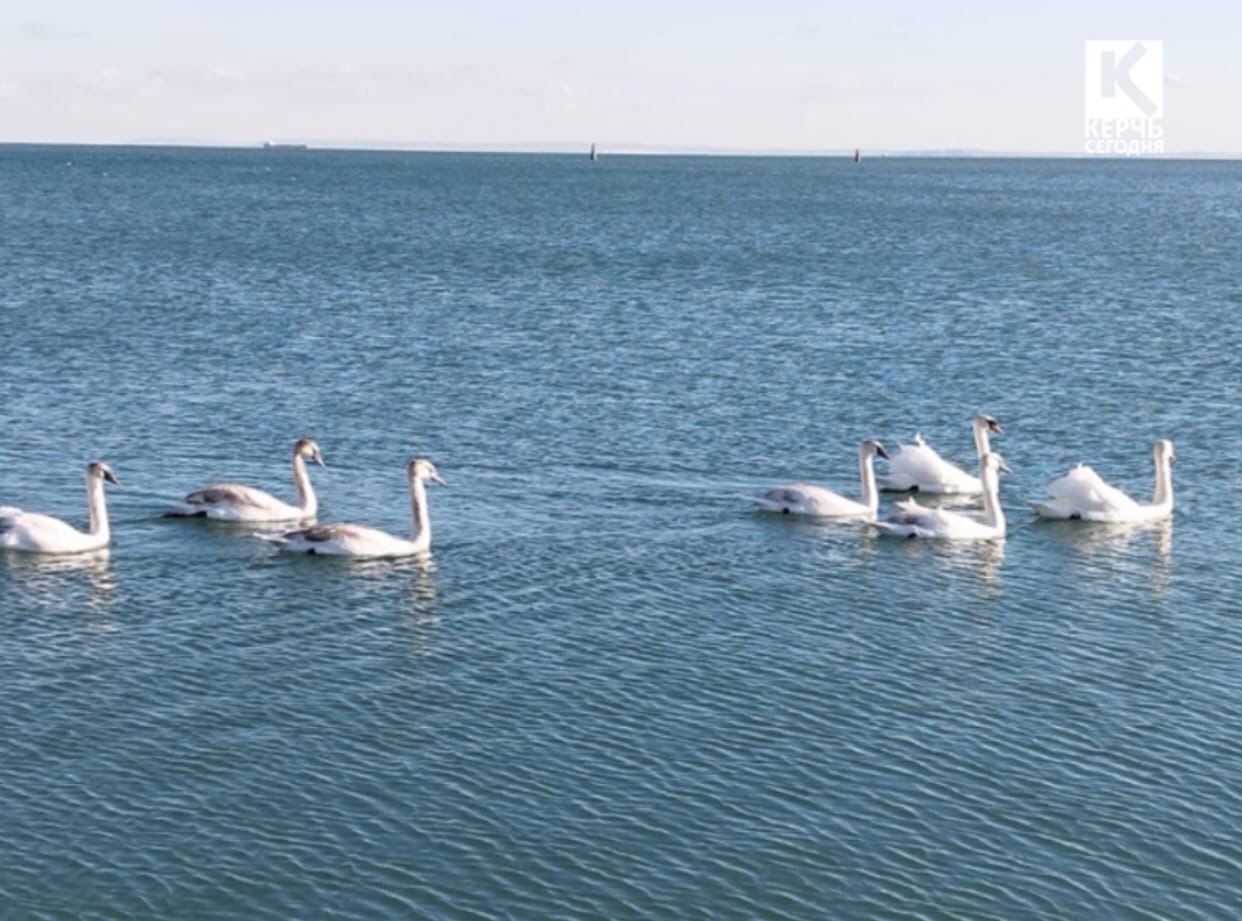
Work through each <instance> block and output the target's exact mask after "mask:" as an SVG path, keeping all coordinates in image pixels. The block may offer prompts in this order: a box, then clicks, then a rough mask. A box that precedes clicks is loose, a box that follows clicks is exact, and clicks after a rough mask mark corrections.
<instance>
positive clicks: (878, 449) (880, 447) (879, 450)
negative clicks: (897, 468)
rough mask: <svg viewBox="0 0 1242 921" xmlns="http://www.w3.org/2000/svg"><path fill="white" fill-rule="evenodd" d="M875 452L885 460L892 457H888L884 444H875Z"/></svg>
mask: <svg viewBox="0 0 1242 921" xmlns="http://www.w3.org/2000/svg"><path fill="white" fill-rule="evenodd" d="M875 453H876V454H877V455H879V456H880V457H882V458H884V459H885V460H891V459H892V458H890V457H889V456H888V452H887V451H885V450H884V445H882V444H876V446H875Z"/></svg>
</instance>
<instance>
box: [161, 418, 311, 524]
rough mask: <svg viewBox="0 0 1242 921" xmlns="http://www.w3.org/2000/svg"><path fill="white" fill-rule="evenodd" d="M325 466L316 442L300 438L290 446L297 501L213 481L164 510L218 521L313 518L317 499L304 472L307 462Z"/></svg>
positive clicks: (177, 514)
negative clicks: (171, 507) (296, 502)
mask: <svg viewBox="0 0 1242 921" xmlns="http://www.w3.org/2000/svg"><path fill="white" fill-rule="evenodd" d="M308 460H313V461H314V462H315V463H316V464H318V465H319V466H320V467H322V466H324V463H323V458H322V457H321V456H320V454H319V445H317V444H315V442H313V441H311V440H310V439H309V438H299V439H298V440H297V442H295V443H294V445H293V485H294V488H295V489H297V491H298V504H297V505H290V504H289V503H288V502H282V501H280V500H279V499H277V498H276V497H275V496H273V495H272V494H271V493H267V492H264V491H263V490H261V489H255V488H254V487H251V486H242V485H241V484H239V483H213V484H211V485H210V486H204V487H203V488H202V489H196V490H194V492H192V493H189V494H188V495H186V497H185V498H184V499H182V500H181V502H180V503H179V504H178V505H176V506H175V507H174V508H173V509H172V510H170V511H169V512H167V515H168V516H169V517H171V518H188V517H206V518H214V519H216V520H218V521H305V520H307V519H310V518H314V517H315V513H316V512H317V511H318V510H319V500H318V499H317V498H316V497H315V490H314V489H312V488H311V483H310V477H308V476H307V475H306V461H308Z"/></svg>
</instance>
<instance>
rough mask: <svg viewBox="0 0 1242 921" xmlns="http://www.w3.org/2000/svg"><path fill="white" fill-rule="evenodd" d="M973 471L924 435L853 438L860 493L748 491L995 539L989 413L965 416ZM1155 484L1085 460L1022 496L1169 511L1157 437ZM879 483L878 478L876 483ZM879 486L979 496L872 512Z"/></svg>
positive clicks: (1094, 509) (785, 506)
mask: <svg viewBox="0 0 1242 921" xmlns="http://www.w3.org/2000/svg"><path fill="white" fill-rule="evenodd" d="M971 429H972V431H973V432H974V436H975V451H976V453H977V455H978V458H979V474H978V476H971V475H970V474H969V473H967V472H966V471H964V470H962V469H961V468H959V467H957V466H955V465H954V464H952V463H950V462H949V461H946V460H945V459H944V458H943V457H941V456H940V455H939V454H938V453H937V452H936V450H935V449H934V448H932V447H931V446H930V445H929V444H927V443H926V442H925V441H924V440H923V438H922V437H921V436H919V435H916V436H915V438H914V444H908V445H902V446H901V447H900V448H898V450H897V453H896V454H895V455H893V456H891V457H890V456H889V453H888V452H887V451H886V450H885V449H884V446H883V445H882V444H880V443H879V442H878V441H874V440H868V441H864V442H863V443H862V444H860V445H859V446H858V473H859V481H860V485H861V492H862V498H861V499H850V498H848V497H846V496H842V495H840V494H839V493H835V492H833V491H832V490H829V489H824V488H823V487H822V486H812V485H810V484H807V483H795V484H793V485H790V486H777V487H773V488H772V489H769V490H767V491H766V492H765V493H763V494H762V495H761V496H758V497H756V498H755V500H754V501H755V503H756V504H757V505H758V506H759V507H760V508H762V509H764V510H766V511H771V512H778V513H780V514H784V515H802V516H807V517H814V518H829V519H836V520H840V521H863V522H867V523H869V524H871V525H873V526H874V527H875V528H876V529H878V530H879V531H880V533H882V534H888V535H892V536H895V537H921V538H927V539H937V540H997V539H1000V538H1002V537H1004V536H1005V512H1004V509H1003V508H1002V507H1001V503H1000V474H1001V473H1002V472H1005V473H1009V472H1011V471H1010V470H1009V465H1008V464H1006V463H1005V460H1004V458H1002V457H1001V456H1000V455H999V454H997V453H996V452H995V451H993V450H992V446H991V442H990V434H991V433H996V434H1001V433H1002V431H1003V430H1002V429H1001V426H1000V423H999V422H997V421H996V419H994V418H993V417H992V416H988V415H979V416H976V417H975V419H974V421H973V422H972V424H971ZM1151 450H1152V460H1153V463H1154V464H1155V468H1156V490H1155V495H1154V496H1153V498H1152V501H1151V502H1150V503H1147V504H1144V503H1140V502H1137V501H1135V500H1134V499H1132V498H1130V497H1129V496H1127V495H1126V494H1125V493H1124V492H1122V491H1121V490H1120V489H1118V488H1117V487H1115V486H1112V485H1110V484H1109V483H1107V482H1105V481H1104V479H1103V478H1102V477H1101V476H1100V475H1099V474H1098V473H1096V472H1095V471H1094V470H1092V469H1091V468H1090V467H1088V466H1087V465H1086V464H1079V465H1078V466H1077V467H1075V468H1074V469H1073V470H1071V471H1070V472H1069V473H1067V474H1066V475H1065V476H1063V477H1060V478H1059V479H1056V480H1053V481H1052V482H1051V483H1049V484H1048V487H1047V493H1048V495H1047V496H1046V497H1045V498H1041V499H1028V500H1027V502H1028V504H1029V505H1030V506H1031V508H1033V509H1034V510H1035V514H1036V515H1038V516H1039V517H1040V518H1048V519H1062V520H1074V521H1097V522H1110V523H1114V524H1122V523H1136V522H1148V521H1158V520H1160V519H1162V518H1167V517H1169V516H1170V515H1172V514H1173V472H1172V464H1173V461H1174V456H1173V443H1172V442H1171V441H1168V440H1167V439H1163V438H1162V439H1160V440H1159V441H1157V442H1156V443H1155V444H1154V445H1152V449H1151ZM876 457H881V458H884V459H886V460H888V464H889V472H888V474H887V475H885V476H882V477H879V478H877V476H876V473H875V458H876ZM877 484H878V485H877ZM880 489H883V490H887V491H892V492H913V493H929V494H933V495H953V496H978V497H980V500H981V503H982V506H983V509H982V512H981V513H980V514H977V515H976V514H970V513H967V512H959V511H956V510H951V509H945V508H934V507H931V506H926V505H920V504H919V503H918V502H917V501H916V500H915V499H914V498H909V499H906V500H905V501H902V502H898V503H896V504H895V506H894V507H893V510H892V512H890V513H889V514H888V515H887V516H886V517H884V518H880V517H879V506H880V492H879V491H880Z"/></svg>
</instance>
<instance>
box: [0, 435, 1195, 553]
mask: <svg viewBox="0 0 1242 921" xmlns="http://www.w3.org/2000/svg"><path fill="white" fill-rule="evenodd" d="M971 428H972V431H973V432H974V438H975V450H976V453H977V455H978V460H979V472H978V475H977V476H972V475H970V474H969V473H967V472H966V471H964V470H962V469H960V468H959V467H957V466H955V465H954V464H952V463H950V462H949V461H947V460H945V459H944V458H943V457H941V456H940V455H939V454H938V453H937V452H936V450H935V449H934V448H932V447H931V446H930V445H928V444H927V443H926V442H925V441H923V439H922V437H921V436H917V435H916V436H915V440H914V443H913V444H907V445H902V446H901V447H900V448H898V450H897V452H896V453H895V454H894V455H892V456H890V455H889V453H888V452H887V451H886V450H885V449H884V446H883V445H882V444H880V442H878V441H874V440H867V441H864V442H862V444H860V445H859V446H858V472H859V480H860V484H861V492H862V497H861V498H860V499H851V498H849V497H847V496H842V495H841V494H839V493H836V492H833V491H832V490H829V489H825V488H823V487H822V486H813V485H810V484H807V483H795V484H792V485H788V486H777V487H773V488H771V489H769V490H767V491H766V492H764V493H763V494H762V495H759V496H756V497H754V500H753V501H754V503H755V504H756V505H757V506H758V507H759V508H760V509H763V510H765V511H770V512H775V513H779V514H783V515H800V516H806V517H813V518H820V519H829V520H837V521H854V522H866V523H868V524H870V525H872V526H873V527H875V528H876V529H878V530H879V531H880V533H881V534H887V535H893V536H897V537H916V538H925V539H939V540H997V539H1000V538H1003V537H1004V536H1005V513H1004V510H1003V509H1002V508H1001V503H1000V496H999V493H1000V474H1001V473H1002V472H1008V471H1009V467H1008V465H1007V464H1006V463H1005V461H1004V459H1003V458H1002V457H1001V456H1000V455H999V454H997V453H996V452H994V451H993V450H992V448H991V443H990V440H989V436H990V434H992V433H996V434H1000V433H1001V432H1002V429H1001V426H1000V423H999V422H997V421H996V419H994V418H993V417H991V416H988V415H979V416H976V417H975V419H974V421H973V423H972V426H971ZM877 457H879V458H882V459H884V460H886V461H887V462H888V473H887V474H885V475H883V476H881V477H878V478H877V476H876V472H875V459H876V458H877ZM1152 460H1153V463H1154V464H1155V468H1156V489H1155V494H1154V496H1153V499H1152V501H1151V502H1150V503H1147V504H1144V503H1140V502H1137V501H1136V500H1134V499H1132V498H1130V497H1129V496H1127V495H1126V494H1125V493H1124V492H1122V491H1121V490H1119V489H1117V488H1116V487H1115V486H1112V485H1110V484H1109V483H1107V482H1105V481H1104V480H1103V479H1102V478H1101V477H1100V475H1099V474H1097V473H1096V472H1095V471H1094V470H1092V469H1091V468H1090V467H1088V466H1086V465H1085V464H1079V465H1078V466H1077V467H1075V468H1074V469H1073V470H1071V471H1070V472H1069V473H1067V474H1066V475H1065V476H1063V477H1060V478H1059V479H1056V480H1053V481H1052V482H1051V483H1049V484H1048V487H1047V496H1046V497H1044V498H1040V499H1030V500H1028V503H1029V504H1030V506H1031V507H1032V508H1033V509H1034V510H1035V513H1036V514H1037V515H1038V516H1039V517H1041V518H1051V519H1071V520H1081V521H1097V522H1113V523H1126V522H1148V521H1157V520H1159V519H1162V518H1167V517H1168V516H1170V515H1171V514H1172V513H1173V475H1172V469H1171V465H1172V463H1173V461H1174V456H1173V444H1172V442H1170V441H1168V440H1166V439H1161V440H1159V441H1157V442H1156V443H1155V444H1154V445H1153V446H1152ZM307 461H313V462H315V463H316V464H318V465H319V466H321V467H322V466H324V462H323V457H322V455H321V454H320V453H319V446H318V445H317V444H315V442H314V441H312V440H311V439H309V438H300V439H298V441H297V442H296V443H295V444H294V446H293V454H292V465H293V485H294V489H295V491H296V492H297V503H296V504H291V503H288V502H284V501H282V500H280V499H278V498H276V497H275V496H273V495H272V494H271V493H268V492H265V491H263V490H261V489H256V488H254V487H252V486H244V485H242V484H240V483H212V484H210V485H208V486H204V487H202V488H200V489H196V490H194V491H193V492H190V493H187V494H186V496H185V497H184V498H183V499H182V500H181V501H180V502H178V503H177V504H176V505H175V506H173V508H171V509H170V510H169V511H168V512H167V513H166V514H167V515H168V516H169V517H174V518H183V517H200V518H211V519H215V520H217V521H232V522H246V523H254V524H273V525H275V524H282V523H290V522H294V523H297V524H298V525H300V526H299V527H294V528H290V529H285V530H274V531H260V532H257V533H256V534H255V536H256V537H258V538H260V539H262V540H264V541H267V542H269V543H271V544H274V545H275V546H277V547H278V548H279V549H281V550H286V551H290V552H294V553H305V554H310V555H321V554H322V555H332V556H348V557H359V558H383V557H402V556H415V555H419V554H424V553H426V552H427V551H428V550H430V548H431V517H430V514H429V512H428V509H427V491H426V485H425V484H427V483H429V482H430V483H438V484H439V485H441V486H444V485H446V484H445V482H444V480H443V479H441V477H440V475H439V473H438V472H437V470H436V468H435V465H434V464H432V463H431V461H429V460H427V459H426V458H423V457H416V458H414V459H413V460H411V461H410V462H409V464H408V466H407V468H406V474H407V477H408V480H409V490H410V520H411V531H410V536H409V537H402V536H399V535H395V534H389V533H388V532H386V531H382V530H379V529H378V528H372V527H367V526H365V525H359V524H344V523H342V524H315V523H313V522H314V519H315V515H316V513H317V512H318V510H319V501H318V499H317V497H316V496H315V490H314V488H313V487H312V486H311V481H310V477H309V475H308V474H307V470H306V462H307ZM105 483H111V484H113V485H119V484H118V481H117V478H116V476H115V475H114V474H113V473H112V471H111V470H110V469H109V468H108V465H107V464H105V463H103V462H102V461H92V462H91V463H90V464H88V465H87V467H86V498H87V509H88V524H87V529H86V530H85V531H81V530H78V529H77V528H75V527H73V526H72V525H71V524H69V523H67V522H65V521H61V520H60V519H59V518H53V517H51V516H49V515H41V514H38V513H36V512H25V511H22V510H21V509H18V508H14V507H12V506H0V549H9V550H21V551H27V552H30V553H47V554H70V553H87V552H90V551H95V550H101V549H103V548H105V547H107V546H109V545H110V544H111V542H112V533H111V531H110V529H109V527H108V510H107V506H106V504H105V501H104V484H105ZM881 489H883V490H887V491H892V492H910V493H925V494H932V495H953V496H967V497H974V496H977V497H979V498H980V501H981V504H982V511H981V513H979V514H971V513H968V512H962V511H957V510H952V509H946V508H936V507H932V506H927V505H921V504H919V503H918V502H917V501H916V500H915V499H914V498H909V499H906V500H904V501H901V502H897V503H896V504H895V505H894V506H893V509H892V511H891V512H890V513H889V514H888V515H887V516H886V517H884V518H880V517H879V514H878V513H879V505H880V490H881Z"/></svg>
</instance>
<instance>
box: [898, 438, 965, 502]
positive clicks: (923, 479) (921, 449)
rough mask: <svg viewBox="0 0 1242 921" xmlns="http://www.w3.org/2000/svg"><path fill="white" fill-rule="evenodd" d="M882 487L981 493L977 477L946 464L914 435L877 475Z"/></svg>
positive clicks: (935, 452) (925, 443)
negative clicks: (910, 442) (913, 438)
mask: <svg viewBox="0 0 1242 921" xmlns="http://www.w3.org/2000/svg"><path fill="white" fill-rule="evenodd" d="M878 479H879V482H880V485H881V487H882V488H884V489H889V490H898V491H904V490H907V489H915V488H917V489H918V490H919V491H920V492H931V493H950V492H981V491H982V490H983V487H982V484H980V482H979V478H978V477H975V476H971V475H970V474H969V473H967V472H966V471H964V470H962V469H961V468H960V467H958V466H956V465H955V464H951V463H949V462H948V461H947V460H945V459H944V458H943V457H941V456H940V454H939V453H938V452H937V451H936V449H935V448H933V447H932V446H931V445H929V444H928V443H927V442H925V441H924V440H923V438H922V436H915V443H914V444H905V445H902V446H901V447H899V448H898V449H897V450H896V451H895V452H894V453H893V456H892V457H891V458H890V459H889V462H888V473H886V474H883V475H882V476H880V477H879V478H878Z"/></svg>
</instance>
